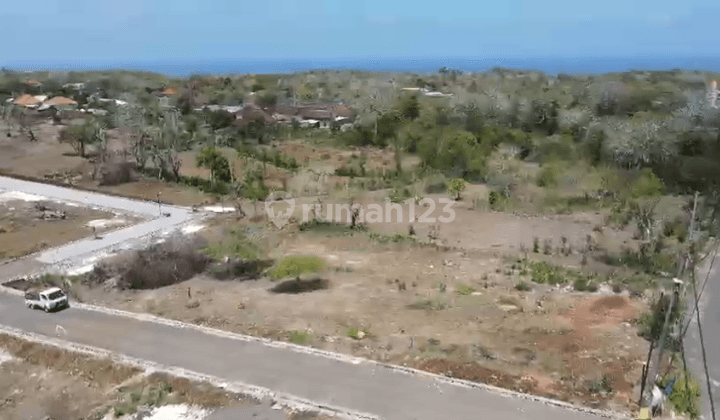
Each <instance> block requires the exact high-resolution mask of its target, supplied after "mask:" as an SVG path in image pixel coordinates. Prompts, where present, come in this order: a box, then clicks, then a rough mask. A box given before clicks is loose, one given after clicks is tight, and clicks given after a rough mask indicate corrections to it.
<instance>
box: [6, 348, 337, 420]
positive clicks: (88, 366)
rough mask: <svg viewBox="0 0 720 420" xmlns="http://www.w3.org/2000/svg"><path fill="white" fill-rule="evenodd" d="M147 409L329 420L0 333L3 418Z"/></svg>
mask: <svg viewBox="0 0 720 420" xmlns="http://www.w3.org/2000/svg"><path fill="white" fill-rule="evenodd" d="M140 411H143V412H145V413H146V417H145V418H148V419H152V420H157V419H163V420H165V419H173V420H185V419H187V420H190V419H192V420H212V419H213V418H216V419H226V418H256V417H259V416H263V417H261V418H267V419H273V420H285V419H288V420H292V419H295V418H302V419H306V420H322V419H324V418H325V417H322V416H319V415H316V414H313V413H290V412H283V411H282V410H280V411H278V410H274V409H272V408H270V406H269V405H268V404H267V403H262V404H261V403H260V402H258V401H255V400H253V399H250V398H246V397H243V396H240V395H236V394H232V393H229V392H227V391H224V390H221V389H218V388H216V387H213V386H212V385H209V384H201V383H195V382H191V381H188V380H186V379H181V378H174V377H170V376H166V375H163V374H158V373H153V374H150V375H146V374H144V373H143V372H142V371H140V370H137V369H135V368H129V367H124V366H121V365H117V364H113V363H112V362H110V361H107V360H101V359H95V358H92V357H88V356H84V355H79V354H75V353H71V352H68V351H65V350H60V349H57V348H54V347H49V346H42V345H38V344H35V343H31V342H27V341H24V340H19V339H17V338H14V337H10V336H7V335H0V417H2V418H3V419H7V420H27V419H47V418H50V419H58V420H60V419H75V420H82V419H88V420H89V419H98V420H99V419H106V420H110V419H115V418H119V419H130V418H134V415H135V413H136V412H140ZM228 416H230V417H228ZM300 416H301V417H300Z"/></svg>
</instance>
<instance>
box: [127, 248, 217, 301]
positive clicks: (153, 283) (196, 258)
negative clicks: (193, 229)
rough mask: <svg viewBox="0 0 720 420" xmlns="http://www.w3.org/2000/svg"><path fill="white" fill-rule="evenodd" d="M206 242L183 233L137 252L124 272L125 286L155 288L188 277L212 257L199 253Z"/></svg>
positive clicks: (201, 270)
mask: <svg viewBox="0 0 720 420" xmlns="http://www.w3.org/2000/svg"><path fill="white" fill-rule="evenodd" d="M206 245H207V244H206V242H205V241H204V240H203V239H202V238H200V237H198V236H194V237H192V238H185V237H183V236H182V235H178V236H175V237H173V238H170V239H168V240H167V241H166V242H164V243H162V244H159V245H156V246H154V247H151V248H150V249H146V250H143V251H138V252H137V253H135V258H134V259H133V260H132V262H131V263H130V265H129V266H128V267H127V269H126V270H124V272H123V273H122V274H121V276H120V279H119V282H118V287H120V288H122V289H155V288H158V287H163V286H168V285H171V284H175V283H179V282H181V281H185V280H188V279H190V278H192V277H193V276H195V275H196V274H199V273H201V272H203V271H204V270H205V268H206V267H207V265H208V263H209V262H210V259H209V258H208V256H207V255H205V254H203V253H202V252H200V249H202V248H204V247H205V246H206Z"/></svg>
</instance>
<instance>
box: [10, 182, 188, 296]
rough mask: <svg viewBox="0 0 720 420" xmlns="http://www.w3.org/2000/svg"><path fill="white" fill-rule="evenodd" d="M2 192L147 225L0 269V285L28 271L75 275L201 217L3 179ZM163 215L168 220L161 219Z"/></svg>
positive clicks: (183, 210) (170, 208) (178, 209)
mask: <svg viewBox="0 0 720 420" xmlns="http://www.w3.org/2000/svg"><path fill="white" fill-rule="evenodd" d="M0 190H6V191H17V192H22V193H25V194H33V195H38V196H42V197H45V198H46V199H48V200H60V201H64V202H69V203H76V204H79V205H83V206H88V207H95V208H99V209H103V210H107V211H112V212H117V213H125V214H127V213H132V214H134V215H137V216H140V217H143V218H145V219H146V220H147V221H145V222H142V223H140V224H137V225H135V226H131V227H128V228H124V229H120V230H116V231H114V232H108V233H106V234H104V235H103V237H102V238H100V239H95V238H92V237H91V238H87V239H84V240H80V241H76V242H72V243H70V244H67V245H64V246H60V247H57V248H53V249H50V250H48V251H45V252H41V253H39V254H35V255H32V256H30V257H28V258H25V259H21V260H17V261H16V262H13V263H10V264H6V265H0V282H2V281H4V280H8V279H10V278H12V277H16V276H17V275H18V273H23V272H26V271H28V270H29V269H30V270H31V271H33V272H37V271H60V270H62V271H72V270H75V269H78V268H82V267H85V266H88V265H92V264H93V263H94V262H95V261H97V259H98V258H99V257H101V256H103V255H105V254H108V253H112V252H116V251H119V250H124V249H137V248H143V247H144V246H147V245H149V244H150V243H152V242H153V241H155V240H157V239H159V238H160V237H161V236H164V235H167V234H169V233H171V232H173V231H174V230H176V229H179V228H182V227H183V226H185V225H188V224H191V223H193V222H195V221H196V220H198V219H199V218H200V217H202V214H201V213H193V212H192V211H191V210H190V209H187V208H183V207H177V206H166V205H162V207H159V206H158V204H157V203H152V202H144V201H138V200H132V199H128V198H121V197H113V196H107V195H103V194H99V193H93V192H87V191H80V190H74V189H70V188H63V187H57V186H53V185H47V184H41V183H35V182H28V181H22V180H17V179H14V178H7V177H0ZM160 209H162V213H167V214H169V216H168V217H165V216H160Z"/></svg>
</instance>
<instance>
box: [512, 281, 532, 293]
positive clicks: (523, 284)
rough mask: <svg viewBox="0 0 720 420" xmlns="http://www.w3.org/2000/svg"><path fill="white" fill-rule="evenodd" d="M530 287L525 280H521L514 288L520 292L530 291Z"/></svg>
mask: <svg viewBox="0 0 720 420" xmlns="http://www.w3.org/2000/svg"><path fill="white" fill-rule="evenodd" d="M530 289H532V287H530V285H529V284H527V282H525V281H521V282H520V283H518V284H516V285H515V290H517V291H520V292H527V291H530Z"/></svg>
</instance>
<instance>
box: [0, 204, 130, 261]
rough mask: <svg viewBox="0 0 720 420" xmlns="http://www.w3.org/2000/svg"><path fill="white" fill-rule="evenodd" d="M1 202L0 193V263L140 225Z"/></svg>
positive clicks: (82, 210) (60, 207)
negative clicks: (110, 231) (95, 235)
mask: <svg viewBox="0 0 720 420" xmlns="http://www.w3.org/2000/svg"><path fill="white" fill-rule="evenodd" d="M6 194H8V193H6ZM2 198H3V194H2V193H0V260H3V259H9V258H17V257H21V256H24V255H28V254H31V253H34V252H38V251H41V250H43V249H46V248H50V247H54V246H59V245H62V244H65V243H67V242H70V241H74V240H77V239H81V238H85V237H92V236H93V234H94V233H95V234H98V235H102V234H103V233H104V232H107V231H109V230H114V229H119V228H122V227H125V226H130V225H133V224H135V223H137V222H138V221H140V219H138V218H136V217H132V216H124V215H123V216H119V215H115V214H113V213H110V212H104V211H98V210H93V209H89V208H86V207H78V206H71V205H68V204H63V203H55V202H45V201H24V200H3V199H2ZM93 227H94V228H95V230H94V231H93Z"/></svg>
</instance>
